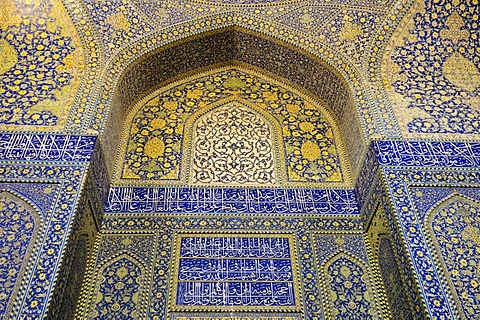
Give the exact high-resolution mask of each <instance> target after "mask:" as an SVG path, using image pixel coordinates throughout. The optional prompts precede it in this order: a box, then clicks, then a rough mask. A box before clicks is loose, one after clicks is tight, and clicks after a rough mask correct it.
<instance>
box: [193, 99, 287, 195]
mask: <svg viewBox="0 0 480 320" xmlns="http://www.w3.org/2000/svg"><path fill="white" fill-rule="evenodd" d="M185 128H186V131H187V132H186V137H185V139H186V140H187V139H188V140H189V143H186V146H187V150H188V151H187V152H188V153H189V154H190V157H189V158H190V159H191V160H190V161H189V162H188V163H186V164H185V165H184V168H186V171H187V172H186V177H187V179H188V181H189V182H190V183H192V184H196V185H211V184H219V185H222V184H224V185H228V184H229V183H238V184H241V185H255V184H258V185H264V186H265V185H272V186H274V185H275V184H276V183H277V181H278V179H281V178H280V175H279V174H278V173H279V171H280V170H279V169H280V166H279V163H278V162H279V161H278V160H279V157H280V153H281V152H280V149H279V147H280V146H281V138H279V136H278V134H277V133H278V132H280V130H281V129H280V126H279V124H278V121H276V120H275V119H274V118H273V117H272V116H271V115H270V114H268V113H267V112H264V111H263V110H261V109H260V108H258V107H255V106H254V104H252V103H248V102H247V101H240V99H235V97H231V98H230V99H226V100H224V101H221V102H220V103H216V104H214V105H211V106H209V107H207V108H205V109H200V110H198V111H197V112H196V113H194V114H192V115H191V116H190V117H189V119H187V121H186V123H185ZM184 159H185V160H186V159H187V157H185V158H184ZM276 160H277V161H276Z"/></svg>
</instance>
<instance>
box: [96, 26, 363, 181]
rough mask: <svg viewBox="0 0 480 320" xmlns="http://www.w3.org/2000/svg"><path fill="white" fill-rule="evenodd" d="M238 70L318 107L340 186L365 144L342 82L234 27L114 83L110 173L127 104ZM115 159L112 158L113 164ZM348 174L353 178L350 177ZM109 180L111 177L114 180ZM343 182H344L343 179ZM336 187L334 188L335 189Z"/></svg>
mask: <svg viewBox="0 0 480 320" xmlns="http://www.w3.org/2000/svg"><path fill="white" fill-rule="evenodd" d="M235 66H240V67H242V68H244V69H250V70H253V71H254V72H255V73H256V74H263V75H265V76H266V77H268V78H270V79H275V80H276V81H277V82H279V83H282V84H284V85H285V86H287V87H290V88H294V89H295V91H296V92H298V93H299V94H302V95H304V96H305V97H308V99H309V100H310V101H311V102H312V103H313V104H314V105H317V106H319V107H320V108H321V109H322V112H324V113H325V114H326V115H327V116H328V117H329V119H330V122H331V123H332V124H333V125H334V126H335V127H336V130H337V132H336V137H335V139H336V142H338V147H339V148H340V149H341V152H340V153H344V155H345V156H344V164H343V167H344V168H343V169H344V171H345V172H344V173H345V175H346V180H345V182H346V183H345V184H344V185H343V187H345V186H350V187H351V186H352V185H353V183H352V176H355V174H356V173H357V172H358V170H359V163H361V158H362V157H363V156H364V153H365V149H366V145H367V143H366V141H365V140H364V139H363V138H362V137H363V136H362V131H361V128H360V124H359V121H358V119H357V113H356V109H355V105H354V102H353V100H352V98H351V94H350V92H349V87H348V85H347V83H346V82H345V81H344V80H343V78H342V76H341V75H340V74H339V73H338V72H337V71H336V70H334V69H333V68H332V67H331V66H329V65H328V64H327V63H325V62H323V61H320V59H318V58H317V57H314V56H312V55H311V54H309V53H307V52H304V51H302V50H301V49H299V48H296V47H293V46H291V45H288V44H286V43H283V42H281V41H279V40H277V39H273V38H270V37H268V36H265V35H262V34H258V33H255V32H253V31H250V30H246V29H243V28H239V27H230V28H224V29H219V30H216V31H212V32H207V33H203V34H199V35H197V36H194V37H190V38H186V39H184V40H182V41H179V42H175V43H172V44H170V45H168V46H165V47H161V48H159V49H157V50H155V51H153V52H151V53H149V54H147V55H145V56H142V57H139V58H138V59H137V60H136V61H135V62H134V63H133V64H131V65H130V66H128V67H127V68H126V69H125V71H124V72H123V74H122V75H121V77H120V78H119V80H118V81H117V84H116V87H115V92H114V95H113V99H112V102H111V106H110V113H109V118H108V120H107V122H106V126H105V131H104V133H103V137H108V139H105V138H104V139H102V142H103V147H104V150H105V154H106V160H107V166H108V170H109V172H110V173H111V175H113V171H114V160H113V159H115V158H116V157H117V156H121V155H120V154H117V153H118V152H120V149H121V148H119V142H120V141H121V139H122V134H125V132H124V130H128V123H127V122H128V120H127V118H128V115H129V113H130V112H131V109H132V108H133V106H135V105H136V104H138V102H139V101H141V100H142V99H144V98H145V97H146V96H148V95H149V94H151V93H152V92H154V91H156V90H159V88H162V87H168V86H172V84H175V83H178V82H179V81H181V80H182V79H185V78H188V77H192V76H195V75H196V74H201V73H205V72H208V71H209V70H213V69H216V68H225V67H235ZM117 161H118V160H117ZM352 172H353V174H352ZM114 180H115V179H114ZM347 180H348V181H347ZM337 186H338V185H337Z"/></svg>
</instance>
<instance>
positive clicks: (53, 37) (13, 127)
mask: <svg viewBox="0 0 480 320" xmlns="http://www.w3.org/2000/svg"><path fill="white" fill-rule="evenodd" d="M0 29H1V31H2V32H1V34H0V52H1V54H0V62H1V63H0V65H1V66H0V105H1V106H2V109H1V110H0V114H1V118H0V130H4V131H18V130H28V131H47V132H52V131H61V130H64V129H65V125H66V123H67V120H68V116H69V113H70V111H71V110H75V111H78V110H77V109H75V108H74V109H72V106H73V105H74V103H75V101H74V100H75V97H76V95H77V93H78V90H79V88H80V86H81V81H82V79H83V78H84V69H85V66H84V60H85V57H84V51H83V48H82V40H81V38H80V36H79V34H78V33H77V31H78V30H77V29H76V28H75V27H74V24H73V21H72V20H71V19H70V18H69V16H68V14H67V11H66V10H65V8H64V6H63V5H62V3H61V1H58V0H43V1H35V2H32V3H31V4H29V3H26V2H25V1H14V0H5V1H3V2H2V19H0Z"/></svg>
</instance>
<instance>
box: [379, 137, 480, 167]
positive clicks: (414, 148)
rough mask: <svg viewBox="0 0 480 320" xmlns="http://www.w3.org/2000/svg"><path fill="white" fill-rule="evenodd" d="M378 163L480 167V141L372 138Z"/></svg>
mask: <svg viewBox="0 0 480 320" xmlns="http://www.w3.org/2000/svg"><path fill="white" fill-rule="evenodd" d="M372 144H373V148H374V149H375V152H376V154H377V159H378V162H379V163H380V165H386V166H409V167H410V166H413V167H417V166H418V167H423V168H425V167H447V168H473V167H480V143H478V142H446V141H393V140H392V141H390V140H388V141H380V140H379V141H374V142H373V143H372Z"/></svg>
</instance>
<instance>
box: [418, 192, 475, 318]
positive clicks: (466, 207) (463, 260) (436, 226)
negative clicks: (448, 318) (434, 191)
mask: <svg viewBox="0 0 480 320" xmlns="http://www.w3.org/2000/svg"><path fill="white" fill-rule="evenodd" d="M424 224H425V229H426V231H427V232H426V234H427V240H428V242H427V243H428V244H429V246H430V247H431V250H432V251H434V253H435V254H434V257H435V259H436V263H435V265H436V266H437V268H438V270H439V272H440V273H441V274H442V280H445V281H444V283H443V285H444V286H445V288H446V289H447V291H448V292H449V294H448V295H447V296H448V297H449V298H450V299H451V300H452V305H455V306H456V309H457V310H456V312H458V313H459V314H460V315H461V318H465V319H470V318H474V317H475V316H476V315H478V314H479V312H480V298H479V296H478V292H479V291H478V290H479V287H480V282H479V280H478V279H479V276H480V203H478V201H475V200H473V199H470V198H467V197H464V196H462V195H459V194H454V195H452V196H448V197H447V198H445V199H444V200H442V201H440V202H439V203H438V204H437V205H436V206H435V207H434V208H433V209H432V210H430V212H429V213H428V214H427V216H426V218H425V221H424Z"/></svg>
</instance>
